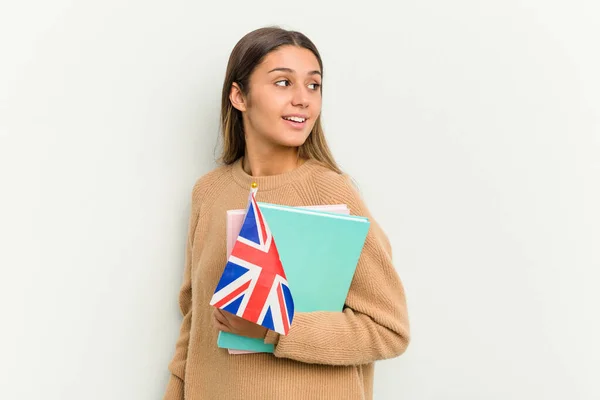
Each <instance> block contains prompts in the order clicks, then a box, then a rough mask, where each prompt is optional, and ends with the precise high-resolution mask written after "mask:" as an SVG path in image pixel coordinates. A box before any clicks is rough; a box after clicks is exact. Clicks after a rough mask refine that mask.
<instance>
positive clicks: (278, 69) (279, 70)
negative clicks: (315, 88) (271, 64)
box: [268, 67, 323, 77]
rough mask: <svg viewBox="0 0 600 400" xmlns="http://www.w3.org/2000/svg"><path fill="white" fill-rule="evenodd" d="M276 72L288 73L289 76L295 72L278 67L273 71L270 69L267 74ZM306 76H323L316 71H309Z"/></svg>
mask: <svg viewBox="0 0 600 400" xmlns="http://www.w3.org/2000/svg"><path fill="white" fill-rule="evenodd" d="M276 71H278V72H289V73H291V74H293V73H294V72H296V71H294V70H293V69H291V68H285V67H279V68H273V69H272V70H270V71H269V72H268V73H269V74H270V73H271V72H276ZM308 75H319V76H321V77H322V76H323V75H322V74H321V71H317V70H314V71H310V72H309V73H308Z"/></svg>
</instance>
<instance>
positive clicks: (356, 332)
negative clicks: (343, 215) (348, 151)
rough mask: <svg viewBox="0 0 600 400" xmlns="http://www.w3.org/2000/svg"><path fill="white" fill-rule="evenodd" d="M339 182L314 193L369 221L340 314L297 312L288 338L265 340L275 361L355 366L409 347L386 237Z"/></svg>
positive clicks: (275, 336) (399, 288)
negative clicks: (288, 360) (347, 208)
mask: <svg viewBox="0 0 600 400" xmlns="http://www.w3.org/2000/svg"><path fill="white" fill-rule="evenodd" d="M341 179H343V181H342V182H339V181H336V182H337V184H333V185H331V184H329V185H326V186H324V187H323V188H320V189H319V190H320V191H323V190H324V191H325V194H327V193H331V195H332V196H331V197H330V198H329V200H328V201H331V202H332V203H340V202H343V203H346V204H348V206H349V207H350V211H351V213H352V214H355V215H362V216H366V217H368V218H369V220H370V222H371V225H370V228H369V232H368V234H367V238H366V241H365V245H364V247H363V250H362V253H361V256H360V258H359V261H358V265H357V267H356V272H355V274H354V278H353V280H352V284H351V286H350V290H349V292H348V296H347V298H346V303H345V307H344V310H343V311H340V312H320V311H319V312H308V313H301V312H297V313H296V314H295V315H294V320H293V322H292V326H291V327H290V330H289V332H288V334H287V335H285V336H284V335H280V334H278V333H276V332H274V331H268V332H267V335H266V336H265V339H264V341H265V343H268V344H273V345H274V355H275V356H276V357H281V358H289V359H293V360H296V361H300V362H304V363H316V364H328V365H357V364H366V363H370V362H374V361H376V360H381V359H388V358H393V357H396V356H399V355H401V354H402V353H404V351H405V350H406V348H407V346H408V344H409V340H410V339H409V336H410V335H409V321H408V313H407V306H406V299H405V293H404V288H403V284H402V282H401V280H400V278H399V276H398V273H397V272H396V269H395V268H394V265H393V263H392V251H391V247H390V243H389V241H388V238H387V236H386V235H385V234H384V232H383V231H382V229H381V228H380V226H379V225H378V223H377V222H376V221H374V220H373V218H372V216H371V214H370V213H369V210H368V209H367V207H366V206H365V204H364V203H363V201H362V200H361V199H360V197H359V195H358V192H357V191H356V190H355V189H354V188H353V187H352V186H351V184H350V182H348V180H347V179H346V178H345V177H343V178H341ZM327 188H330V189H327ZM328 190H329V191H332V192H328Z"/></svg>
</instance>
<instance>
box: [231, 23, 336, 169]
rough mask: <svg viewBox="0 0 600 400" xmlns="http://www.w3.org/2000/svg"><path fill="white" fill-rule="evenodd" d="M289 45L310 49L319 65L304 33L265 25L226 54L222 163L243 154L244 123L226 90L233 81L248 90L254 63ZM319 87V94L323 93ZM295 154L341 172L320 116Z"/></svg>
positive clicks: (321, 66)
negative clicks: (229, 53)
mask: <svg viewBox="0 0 600 400" xmlns="http://www.w3.org/2000/svg"><path fill="white" fill-rule="evenodd" d="M286 45H292V46H297V47H302V48H305V49H307V50H310V51H311V52H312V53H313V54H314V55H315V57H316V58H317V61H318V62H319V67H320V68H321V73H322V74H323V61H322V60H321V55H320V54H319V51H318V50H317V47H316V46H315V45H314V43H313V42H312V41H311V40H310V39H309V38H307V37H306V36H305V35H304V34H302V33H300V32H296V31H289V30H285V29H282V28H279V27H265V28H260V29H256V30H254V31H252V32H249V33H248V34H246V35H245V36H244V37H242V38H241V39H240V41H239V42H238V43H237V44H236V45H235V47H234V48H233V50H232V51H231V55H230V56H229V62H228V63H227V71H226V73H225V81H224V82H223V91H222V95H221V139H222V141H223V144H222V146H223V148H222V152H221V156H220V158H219V161H220V162H221V163H223V164H227V165H228V164H233V163H234V162H236V161H237V160H238V159H240V158H241V157H243V156H244V154H245V152H246V140H245V138H244V123H243V119H242V112H241V111H240V110H238V109H236V108H235V107H233V105H232V104H231V101H230V100H229V93H230V91H231V87H232V85H233V83H237V84H238V85H239V86H240V89H241V91H242V93H243V94H244V96H247V95H248V93H249V89H250V88H249V81H250V75H251V74H252V72H253V71H254V69H255V68H256V66H257V65H259V64H260V63H261V62H262V61H263V59H264V58H265V57H266V56H267V55H268V54H269V53H270V52H272V51H274V50H277V49H278V48H279V47H281V46H286ZM322 88H323V87H322V86H321V95H322V93H323V92H322ZM298 156H299V157H301V158H312V159H315V160H317V161H320V162H321V163H323V164H324V165H325V166H327V167H328V168H330V169H331V170H333V171H335V172H337V173H340V174H341V173H342V171H341V170H340V168H339V167H338V165H337V163H336V162H335V160H334V158H333V155H332V153H331V150H330V149H329V146H328V144H327V141H326V140H325V133H324V132H323V127H322V125H321V115H320V114H319V117H318V118H317V120H316V121H315V125H314V126H313V128H312V131H311V132H310V134H309V135H308V138H307V139H306V141H305V142H304V143H303V144H302V145H301V146H300V147H299V149H298Z"/></svg>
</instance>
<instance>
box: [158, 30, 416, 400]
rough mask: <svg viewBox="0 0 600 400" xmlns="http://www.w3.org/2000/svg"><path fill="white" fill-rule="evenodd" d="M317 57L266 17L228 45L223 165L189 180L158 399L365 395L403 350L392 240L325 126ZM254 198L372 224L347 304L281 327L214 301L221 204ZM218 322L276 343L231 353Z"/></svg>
mask: <svg viewBox="0 0 600 400" xmlns="http://www.w3.org/2000/svg"><path fill="white" fill-rule="evenodd" d="M322 80H323V63H322V61H321V57H320V55H319V52H318V51H317V49H316V47H315V45H314V44H313V43H312V42H311V41H310V40H309V39H308V38H307V37H306V36H304V35H303V34H301V33H298V32H293V31H287V30H283V29H280V28H262V29H258V30H255V31H253V32H250V33H249V34H247V35H246V36H244V37H243V38H242V39H241V40H240V41H239V42H238V43H237V45H236V46H235V48H234V49H233V51H232V53H231V56H230V59H229V63H228V65H227V72H226V76H225V82H224V85H223V95H222V107H221V123H222V126H221V128H222V138H223V153H222V157H221V161H222V164H223V165H222V166H220V167H218V168H217V169H215V170H213V171H211V172H209V173H208V174H206V175H204V176H203V177H201V178H200V179H199V180H198V181H197V182H196V184H195V186H194V188H193V191H192V211H191V217H190V222H189V232H188V242H187V253H186V263H185V273H184V279H183V285H182V287H181V292H180V295H179V304H180V308H181V312H182V315H183V322H182V324H181V330H180V336H179V339H178V340H177V343H176V348H175V355H174V357H173V359H172V361H171V362H170V364H169V370H170V371H171V378H170V381H169V383H168V386H167V390H166V394H165V397H164V399H165V400H183V399H186V400H213V399H214V400H237V399H241V400H252V399H257V400H270V399H273V400H296V399H303V400H304V399H325V400H330V399H343V400H353V399H357V400H358V399H363V400H364V399H371V398H372V390H373V363H374V362H375V361H376V360H382V359H387V358H391V357H396V356H399V355H400V354H402V353H403V352H404V351H405V349H406V347H407V346H408V343H409V322H408V316H407V309H406V301H405V295H404V289H403V286H402V283H401V281H400V279H399V277H398V274H397V273H396V270H395V269H394V266H393V264H392V259H391V249H390V243H389V241H388V239H387V237H386V236H385V234H384V232H383V231H382V230H381V228H380V227H379V225H378V224H377V223H376V222H375V221H374V220H373V218H372V217H371V215H370V214H369V211H368V209H367V207H366V206H365V204H364V203H363V201H362V200H361V198H360V196H359V195H358V193H357V191H356V190H355V189H354V187H353V185H352V183H351V181H350V179H349V178H348V177H347V176H346V175H345V174H343V173H342V172H341V171H340V169H339V168H338V166H337V165H336V163H335V161H334V159H333V157H332V155H331V152H330V151H329V148H328V146H327V143H326V141H325V137H324V135H323V129H322V127H321V122H320V115H321V95H322V87H321V85H322ZM253 182H256V183H257V184H258V192H257V194H256V197H257V200H259V201H264V202H270V203H279V204H285V205H293V206H308V205H320V204H340V203H345V204H347V205H348V206H349V208H350V210H351V213H352V214H356V215H362V216H367V217H369V219H370V220H371V227H370V230H369V233H368V235H367V239H366V242H365V246H364V248H363V251H362V253H361V256H360V260H359V263H358V266H357V269H356V272H355V275H354V279H353V281H352V285H351V287H350V291H349V293H348V296H347V299H346V304H345V308H344V310H343V312H311V313H300V312H296V313H295V314H294V320H293V323H292V326H291V329H290V331H289V332H288V334H287V335H285V336H284V335H279V334H278V333H276V332H274V331H270V330H267V329H266V328H264V327H262V326H260V325H257V324H253V323H251V322H249V321H246V320H244V319H242V318H239V317H237V316H235V315H233V314H230V313H227V312H225V311H221V310H218V309H216V308H215V307H211V306H210V305H209V302H210V300H211V297H212V295H213V293H214V290H215V287H216V285H217V283H218V281H219V279H220V277H221V273H222V272H223V268H224V266H225V264H226V244H225V221H226V219H225V212H226V210H229V209H240V208H245V207H246V206H247V201H248V193H249V190H250V186H251V184H252V183H253ZM219 330H222V331H226V332H233V333H235V334H238V335H243V336H247V337H251V338H260V339H263V340H264V341H265V343H269V344H273V345H274V349H275V350H274V353H254V354H244V355H230V354H228V351H227V350H226V349H221V348H218V347H217V335H218V332H219Z"/></svg>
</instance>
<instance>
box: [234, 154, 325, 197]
mask: <svg viewBox="0 0 600 400" xmlns="http://www.w3.org/2000/svg"><path fill="white" fill-rule="evenodd" d="M242 161H243V157H240V158H239V159H238V160H237V161H235V162H234V163H233V164H232V165H231V173H232V175H233V179H234V180H235V182H236V183H237V184H238V185H240V186H241V187H243V188H244V189H248V190H250V185H252V183H253V182H256V184H257V185H258V190H259V191H265V190H273V189H277V188H279V187H281V186H283V185H286V184H288V183H291V182H293V181H296V180H298V179H301V178H303V177H306V176H308V175H310V173H311V172H314V170H315V168H316V167H317V165H318V164H319V163H318V161H317V160H314V159H308V160H306V161H305V162H304V163H303V164H302V165H300V166H298V167H296V168H294V169H293V170H290V171H287V172H284V173H281V174H277V175H266V176H252V175H249V174H248V173H247V172H246V171H244V168H243V167H242Z"/></svg>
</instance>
